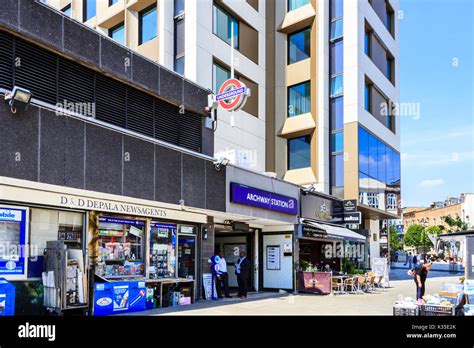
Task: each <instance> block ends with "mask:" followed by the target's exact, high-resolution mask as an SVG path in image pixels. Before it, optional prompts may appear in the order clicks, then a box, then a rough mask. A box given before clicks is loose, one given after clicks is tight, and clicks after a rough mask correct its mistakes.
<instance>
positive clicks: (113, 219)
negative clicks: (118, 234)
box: [99, 216, 145, 226]
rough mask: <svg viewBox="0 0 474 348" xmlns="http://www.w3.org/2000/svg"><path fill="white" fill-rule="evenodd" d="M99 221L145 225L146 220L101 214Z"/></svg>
mask: <svg viewBox="0 0 474 348" xmlns="http://www.w3.org/2000/svg"><path fill="white" fill-rule="evenodd" d="M99 222H108V223H112V224H121V225H129V226H145V221H143V220H132V219H121V218H114V217H109V216H100V217H99Z"/></svg>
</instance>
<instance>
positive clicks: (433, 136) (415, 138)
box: [401, 124, 474, 146]
mask: <svg viewBox="0 0 474 348" xmlns="http://www.w3.org/2000/svg"><path fill="white" fill-rule="evenodd" d="M473 134H474V126H473V125H472V124H466V125H463V126H457V127H455V128H451V129H445V128H442V127H441V128H440V129H432V130H429V131H424V132H423V136H420V134H419V133H418V132H416V133H413V134H408V135H406V136H403V137H402V138H401V142H402V146H412V145H420V144H422V143H432V142H434V143H439V142H440V141H450V140H456V141H460V138H467V139H472V136H473Z"/></svg>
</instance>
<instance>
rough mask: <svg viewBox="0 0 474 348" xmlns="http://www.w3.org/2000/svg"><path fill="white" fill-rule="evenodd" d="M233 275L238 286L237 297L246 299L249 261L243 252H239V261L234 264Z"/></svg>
mask: <svg viewBox="0 0 474 348" xmlns="http://www.w3.org/2000/svg"><path fill="white" fill-rule="evenodd" d="M235 274H236V275H237V283H238V285H239V293H238V295H237V296H238V297H240V298H247V287H248V279H249V275H250V261H249V260H248V258H247V254H246V252H245V251H241V252H240V258H239V261H237V263H236V264H235Z"/></svg>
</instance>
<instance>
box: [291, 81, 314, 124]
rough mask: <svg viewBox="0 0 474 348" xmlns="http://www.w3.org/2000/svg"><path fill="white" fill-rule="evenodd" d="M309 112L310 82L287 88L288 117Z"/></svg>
mask: <svg viewBox="0 0 474 348" xmlns="http://www.w3.org/2000/svg"><path fill="white" fill-rule="evenodd" d="M308 112H311V83H310V81H307V82H303V83H300V84H298V85H295V86H291V87H288V117H293V116H298V115H302V114H305V113H308Z"/></svg>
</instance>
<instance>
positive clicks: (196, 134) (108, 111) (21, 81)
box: [0, 31, 202, 152]
mask: <svg viewBox="0 0 474 348" xmlns="http://www.w3.org/2000/svg"><path fill="white" fill-rule="evenodd" d="M14 85H16V86H19V87H23V88H26V89H29V90H31V92H32V93H33V97H34V98H36V99H39V100H42V101H45V102H48V103H50V104H56V103H58V102H59V103H60V104H64V102H65V101H66V102H67V103H68V104H66V105H64V106H65V107H67V108H69V107H70V106H71V105H72V104H70V103H74V107H75V109H74V110H75V111H76V112H77V113H80V114H84V115H86V116H93V115H91V113H92V112H94V111H95V117H96V118H97V119H98V120H101V121H104V122H107V123H110V124H113V125H115V126H118V127H122V128H127V129H130V130H132V131H134V132H137V133H140V134H144V135H147V136H149V137H155V138H156V139H159V140H162V141H166V142H168V143H171V144H174V145H178V146H182V147H184V148H187V149H190V150H193V151H197V152H201V143H202V117H201V115H199V114H197V113H191V112H189V111H186V112H185V113H183V114H181V113H180V112H179V111H180V109H179V107H178V106H176V105H174V104H170V103H168V102H166V101H164V100H162V99H159V98H155V97H153V96H151V95H149V94H147V93H145V92H142V91H140V90H138V89H136V88H133V87H130V86H128V85H126V84H124V83H122V82H119V81H117V80H115V79H112V78H110V77H108V76H105V75H102V74H100V73H98V72H95V71H94V70H92V69H89V68H87V67H85V66H82V65H80V64H78V63H75V62H73V61H70V60H68V59H65V58H63V57H60V56H58V55H56V54H54V53H52V52H50V51H47V50H45V49H43V48H41V47H39V46H36V45H34V44H32V43H30V42H27V41H24V40H22V39H20V38H17V37H13V36H11V35H10V34H8V33H5V32H2V31H0V87H2V88H6V89H10V90H11V89H12V88H13V86H14ZM93 103H95V104H93ZM94 106H95V107H94Z"/></svg>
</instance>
